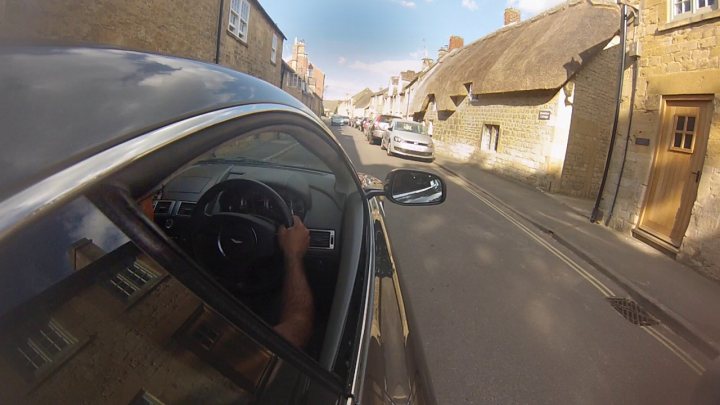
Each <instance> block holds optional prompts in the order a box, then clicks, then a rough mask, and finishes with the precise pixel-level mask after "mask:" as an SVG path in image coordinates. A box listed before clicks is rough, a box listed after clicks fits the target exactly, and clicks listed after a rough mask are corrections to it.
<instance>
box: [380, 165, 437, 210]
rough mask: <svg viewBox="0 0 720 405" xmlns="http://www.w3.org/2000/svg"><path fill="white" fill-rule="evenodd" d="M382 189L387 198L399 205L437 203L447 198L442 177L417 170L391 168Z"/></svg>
mask: <svg viewBox="0 0 720 405" xmlns="http://www.w3.org/2000/svg"><path fill="white" fill-rule="evenodd" d="M383 191H384V195H385V197H387V199H389V200H390V201H392V202H394V203H395V204H399V205H415V206H422V205H438V204H442V203H443V202H444V201H445V198H447V187H446V186H445V182H444V181H443V179H441V178H440V177H439V176H437V175H435V174H432V173H428V172H423V171H419V170H406V169H397V170H393V171H392V172H390V173H388V175H387V178H386V179H385V185H384V190H383Z"/></svg>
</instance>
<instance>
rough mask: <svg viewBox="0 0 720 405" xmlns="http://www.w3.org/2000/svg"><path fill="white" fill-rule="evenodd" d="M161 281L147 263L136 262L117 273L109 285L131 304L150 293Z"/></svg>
mask: <svg viewBox="0 0 720 405" xmlns="http://www.w3.org/2000/svg"><path fill="white" fill-rule="evenodd" d="M159 279H160V275H159V274H158V273H157V272H156V271H154V270H153V269H152V268H150V266H149V265H148V264H147V263H145V262H143V261H141V260H135V261H133V262H132V263H130V264H128V265H126V266H123V267H122V268H121V269H120V270H119V271H117V272H116V273H115V274H114V275H113V276H112V277H111V278H110V280H109V283H110V287H111V288H112V290H113V291H115V292H116V293H117V294H118V295H120V297H121V298H123V299H125V300H126V301H127V302H129V303H131V302H133V301H135V299H137V298H138V297H140V296H142V295H143V293H144V292H147V291H149V289H150V288H152V286H154V285H155V284H156V283H157V282H158V281H159Z"/></svg>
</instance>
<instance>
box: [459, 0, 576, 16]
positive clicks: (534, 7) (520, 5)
mask: <svg viewBox="0 0 720 405" xmlns="http://www.w3.org/2000/svg"><path fill="white" fill-rule="evenodd" d="M463 1H465V0H463ZM564 1H565V0H508V2H507V5H508V7H515V8H517V9H519V10H520V11H521V12H522V13H523V14H524V15H527V16H533V15H535V14H538V13H540V12H541V11H545V10H547V9H549V8H551V7H555V6H557V5H558V4H560V3H562V2H564Z"/></svg>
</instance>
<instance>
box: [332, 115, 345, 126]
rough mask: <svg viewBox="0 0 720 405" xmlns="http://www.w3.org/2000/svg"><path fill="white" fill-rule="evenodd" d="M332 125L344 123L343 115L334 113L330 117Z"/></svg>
mask: <svg viewBox="0 0 720 405" xmlns="http://www.w3.org/2000/svg"><path fill="white" fill-rule="evenodd" d="M330 125H332V126H336V125H343V117H342V115H333V116H332V117H331V118H330Z"/></svg>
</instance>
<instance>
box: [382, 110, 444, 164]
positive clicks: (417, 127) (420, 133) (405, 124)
mask: <svg viewBox="0 0 720 405" xmlns="http://www.w3.org/2000/svg"><path fill="white" fill-rule="evenodd" d="M380 147H381V148H382V149H385V150H386V151H387V154H388V156H392V155H403V156H410V157H418V158H423V159H429V160H430V161H432V160H434V159H435V145H434V144H433V140H432V137H431V136H430V135H428V134H427V131H426V130H425V127H424V126H423V125H422V124H421V123H419V122H415V121H407V120H400V119H394V120H392V121H391V122H390V125H389V126H388V130H387V131H386V132H385V134H384V135H383V139H382V142H381V144H380Z"/></svg>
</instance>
